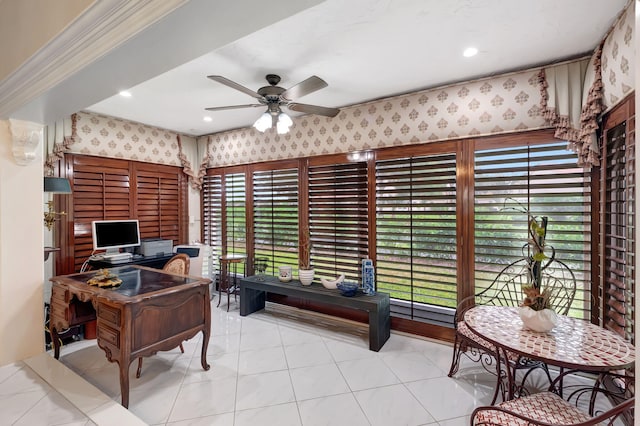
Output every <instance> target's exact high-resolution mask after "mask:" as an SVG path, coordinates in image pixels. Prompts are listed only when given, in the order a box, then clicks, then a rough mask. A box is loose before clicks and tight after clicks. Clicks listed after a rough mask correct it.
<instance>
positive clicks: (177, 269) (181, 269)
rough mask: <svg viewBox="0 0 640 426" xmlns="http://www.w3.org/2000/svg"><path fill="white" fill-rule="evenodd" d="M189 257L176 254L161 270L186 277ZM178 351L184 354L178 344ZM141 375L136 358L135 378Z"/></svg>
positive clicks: (139, 361) (140, 366)
mask: <svg viewBox="0 0 640 426" xmlns="http://www.w3.org/2000/svg"><path fill="white" fill-rule="evenodd" d="M189 262H190V261H189V256H188V255H187V254H184V253H180V254H176V255H175V256H173V257H172V258H171V259H169V261H168V262H167V263H166V264H165V265H164V267H163V268H162V270H163V271H164V272H168V273H170V274H179V275H188V274H189ZM180 351H181V352H182V353H184V346H182V343H180ZM141 373H142V357H140V358H138V369H137V370H136V378H140V374H141Z"/></svg>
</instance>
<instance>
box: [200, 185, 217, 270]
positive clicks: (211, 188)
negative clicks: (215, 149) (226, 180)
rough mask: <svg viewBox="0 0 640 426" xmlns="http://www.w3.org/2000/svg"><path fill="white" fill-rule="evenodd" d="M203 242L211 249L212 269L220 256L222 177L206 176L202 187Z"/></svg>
mask: <svg viewBox="0 0 640 426" xmlns="http://www.w3.org/2000/svg"><path fill="white" fill-rule="evenodd" d="M202 231H203V241H204V243H205V244H207V245H209V246H210V247H211V257H212V259H214V262H213V264H214V267H215V268H217V267H218V258H219V257H220V256H221V255H222V176H220V175H207V176H205V177H204V182H203V185H202Z"/></svg>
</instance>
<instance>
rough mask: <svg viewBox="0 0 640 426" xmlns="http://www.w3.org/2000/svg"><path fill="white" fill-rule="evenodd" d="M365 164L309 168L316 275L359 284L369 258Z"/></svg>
mask: <svg viewBox="0 0 640 426" xmlns="http://www.w3.org/2000/svg"><path fill="white" fill-rule="evenodd" d="M367 208H368V207H367V164H366V163H362V162H358V163H347V164H332V165H316V166H313V165H311V164H310V166H309V230H310V234H311V264H312V265H313V268H314V270H315V276H316V277H318V276H322V277H332V278H335V277H337V276H338V275H340V274H345V277H346V280H347V281H355V282H358V283H359V282H360V269H361V266H360V265H361V262H362V259H366V258H367V257H368V241H369V239H368V233H369V226H368V214H367V211H368V210H367Z"/></svg>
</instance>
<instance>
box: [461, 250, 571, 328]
mask: <svg viewBox="0 0 640 426" xmlns="http://www.w3.org/2000/svg"><path fill="white" fill-rule="evenodd" d="M541 278H542V281H541V288H542V289H543V290H544V289H546V290H548V291H549V306H551V307H552V308H553V310H555V311H556V313H558V314H560V315H566V314H567V313H568V312H569V309H570V308H571V304H572V303H573V299H574V297H575V294H576V277H575V275H574V274H573V272H572V271H571V269H570V268H569V267H568V266H567V265H566V264H565V263H563V262H561V261H560V260H557V259H552V260H551V261H550V262H548V263H547V264H546V265H545V266H544V268H543V269H542V273H541ZM527 285H530V278H529V259H528V258H526V257H523V258H520V259H518V260H516V261H515V262H512V263H510V264H508V265H507V266H505V267H504V268H503V269H502V270H501V271H500V273H499V274H498V275H497V276H496V278H495V279H494V280H493V281H492V282H491V284H490V285H489V286H488V287H486V288H484V289H482V290H481V291H479V292H478V293H476V294H475V295H473V296H470V297H467V298H465V299H463V300H462V301H461V302H460V304H458V309H457V310H456V323H457V321H459V320H460V319H461V318H462V315H463V314H464V312H465V311H466V310H468V309H470V308H471V307H473V306H475V305H495V306H511V307H517V306H519V305H520V304H521V303H522V301H523V300H524V298H525V294H524V293H523V291H522V288H523V287H524V286H527Z"/></svg>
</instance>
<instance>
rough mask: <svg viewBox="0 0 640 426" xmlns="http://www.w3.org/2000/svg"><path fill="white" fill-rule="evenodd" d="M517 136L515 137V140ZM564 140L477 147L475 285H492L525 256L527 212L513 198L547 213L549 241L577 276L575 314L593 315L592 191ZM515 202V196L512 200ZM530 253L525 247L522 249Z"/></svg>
mask: <svg viewBox="0 0 640 426" xmlns="http://www.w3.org/2000/svg"><path fill="white" fill-rule="evenodd" d="M514 142H517V141H514ZM589 182H590V179H589V174H588V173H585V171H584V170H583V169H582V168H581V167H578V166H577V164H576V156H575V154H573V153H572V152H570V151H567V149H566V143H565V142H553V143H546V144H541V145H532V146H526V145H525V146H512V147H508V146H505V147H500V148H498V149H495V148H492V149H480V150H477V151H476V153H475V209H474V210H475V285H476V289H477V290H479V289H480V288H483V287H486V286H488V285H489V284H490V283H491V282H492V281H493V279H494V278H495V277H496V275H497V274H498V272H499V271H500V270H501V269H502V268H503V267H504V266H506V265H507V264H508V263H510V262H512V261H514V260H516V259H518V258H520V257H522V256H523V252H522V247H523V246H524V244H525V243H526V242H527V240H528V235H527V223H528V222H527V215H526V214H520V213H518V212H514V211H512V210H509V209H505V201H507V199H508V198H513V199H514V200H516V201H517V202H518V203H520V204H521V205H522V206H524V207H525V208H527V209H528V210H529V211H530V212H531V214H532V215H534V216H538V217H542V216H547V217H548V225H547V237H546V243H547V246H549V245H551V246H553V247H554V248H555V250H556V258H558V259H559V260H561V261H562V262H564V263H566V264H567V265H568V266H569V268H571V270H572V271H573V273H574V274H575V276H576V279H577V288H578V290H577V292H576V297H575V300H574V303H573V306H572V309H571V311H570V313H569V314H570V315H571V316H576V317H579V318H589V315H590V297H591V291H590V288H591V284H590V283H591V258H590V241H591V225H590V221H591V192H590V185H589ZM508 204H509V205H514V204H515V202H510V201H509V202H508ZM507 207H508V206H507ZM524 255H527V253H524Z"/></svg>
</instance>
